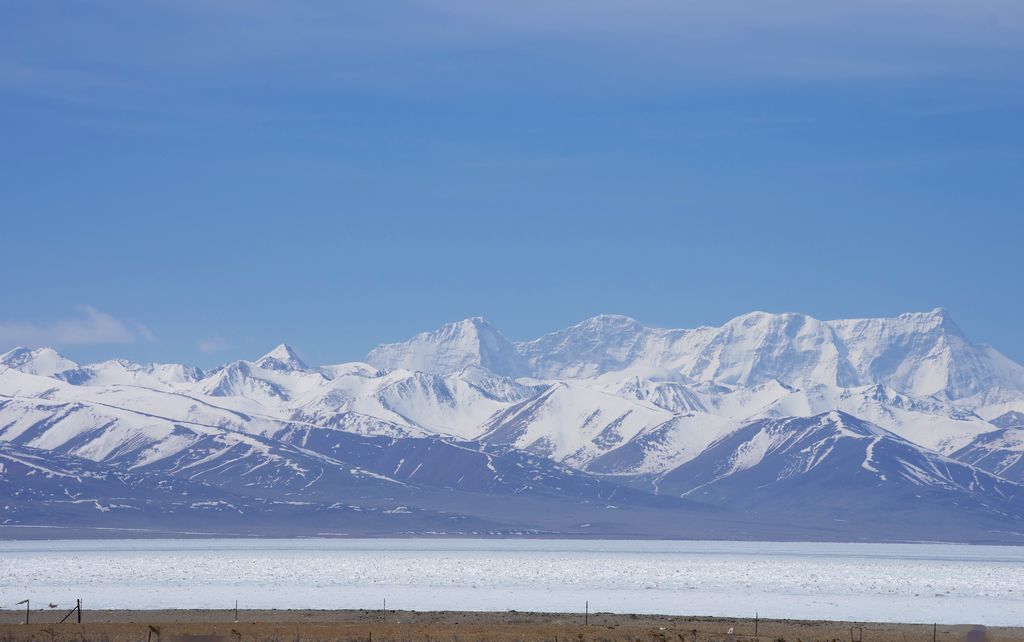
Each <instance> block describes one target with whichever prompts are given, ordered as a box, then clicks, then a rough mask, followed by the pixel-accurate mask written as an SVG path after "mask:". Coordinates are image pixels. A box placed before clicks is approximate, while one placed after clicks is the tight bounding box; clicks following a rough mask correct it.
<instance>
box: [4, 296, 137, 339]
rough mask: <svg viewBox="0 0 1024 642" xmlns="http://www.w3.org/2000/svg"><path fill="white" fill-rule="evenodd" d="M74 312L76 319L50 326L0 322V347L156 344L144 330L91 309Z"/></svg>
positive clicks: (80, 307) (91, 307) (84, 308)
mask: <svg viewBox="0 0 1024 642" xmlns="http://www.w3.org/2000/svg"><path fill="white" fill-rule="evenodd" d="M78 312H79V315H78V316H77V317H74V318H70V319H62V320H58V321H52V322H50V323H38V322H32V321H7V322H0V345H24V346H31V347H37V346H72V345H100V344H109V343H134V342H135V341H138V340H139V339H143V340H146V341H155V340H156V337H155V336H154V335H153V333H152V332H151V331H150V330H149V328H147V327H146V326H144V325H142V324H139V323H132V322H127V321H122V320H120V319H118V318H116V317H114V316H111V315H110V314H107V313H106V312H102V311H100V310H97V309H96V308H94V307H93V306H91V305H81V306H78Z"/></svg>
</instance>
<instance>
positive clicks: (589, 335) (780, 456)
mask: <svg viewBox="0 0 1024 642" xmlns="http://www.w3.org/2000/svg"><path fill="white" fill-rule="evenodd" d="M1022 484H1024V367H1022V366H1021V365H1019V364H1017V363H1014V362H1013V361H1011V360H1010V359H1008V358H1006V357H1005V356H1003V355H1001V354H1000V353H999V352H997V351H996V350H994V349H993V348H991V347H988V346H983V345H978V344H974V343H972V342H971V341H970V340H969V339H968V338H967V337H966V336H965V335H964V334H963V332H962V331H961V330H960V329H959V328H958V327H957V326H956V324H955V323H954V322H953V321H952V319H951V318H950V317H949V315H948V313H946V312H945V311H944V310H941V309H936V310H933V311H931V312H927V313H914V314H904V315H900V316H898V317H895V318H887V319H850V320H838V321H820V320H817V319H814V318H812V317H809V316H806V315H801V314H769V313H763V312H754V313H750V314H746V315H743V316H740V317H737V318H735V319H733V320H731V321H729V322H728V323H726V324H724V325H723V326H721V327H703V328H697V329H692V330H687V329H679V330H672V329H660V328H648V327H645V326H643V325H641V324H640V323H638V322H637V321H635V320H633V319H630V318H628V317H623V316H613V315H601V316H598V317H594V318H591V319H588V320H586V321H583V322H582V323H579V324H577V325H575V326H572V327H571V328H567V329H565V330H560V331H557V332H553V333H551V334H548V335H545V336H543V337H540V338H539V339H535V340H531V341H523V342H514V341H511V340H509V339H508V338H506V337H505V336H504V335H503V334H502V333H501V332H500V331H499V330H498V329H497V328H495V327H494V326H492V325H491V324H489V323H488V322H487V321H485V320H484V319H482V318H479V317H475V318H471V319H466V320H464V321H459V322H456V323H451V324H447V325H445V326H443V327H441V328H440V329H438V330H435V331H433V332H425V333H422V334H419V335H416V336H415V337H413V338H411V339H410V340H408V341H406V342H403V343H396V344H387V345H381V346H379V347H377V348H375V349H374V350H372V351H371V352H370V353H369V354H368V355H367V356H366V358H365V360H364V361H363V362H354V363H345V364H338V365H329V366H323V367H310V366H308V365H307V364H306V363H305V362H303V360H302V359H301V358H299V356H298V355H297V354H296V353H295V351H294V350H292V349H291V348H289V347H288V346H287V345H280V346H278V347H277V348H275V349H274V350H272V351H270V352H269V353H267V354H266V355H264V356H263V357H261V358H259V359H257V360H255V361H235V362H232V363H228V364H225V365H223V366H220V367H218V368H214V369H212V370H208V371H204V370H200V369H198V368H193V367H189V366H184V365H178V364H137V363H133V362H130V361H125V360H120V359H118V360H113V361H106V362H102V363H96V364H89V365H79V364H76V363H74V362H73V361H71V360H69V359H67V358H66V357H64V356H62V355H60V354H59V353H57V352H56V351H54V350H52V349H49V348H39V349H26V348H16V349H14V350H11V351H9V352H7V353H5V354H3V355H0V489H2V492H3V494H2V496H0V502H2V503H4V504H5V506H4V514H3V515H0V524H2V525H3V526H0V534H2V535H4V536H12V537H13V536H16V534H17V533H30V534H36V533H41V532H43V530H41V529H42V528H43V527H47V528H52V527H61V528H66V529H70V530H69V531H68V532H73V533H86V532H93V533H94V531H90V530H89V529H93V528H109V529H141V530H138V531H131V532H140V533H145V532H162V533H166V532H169V531H175V532H181V531H190V532H191V531H196V532H212V533H255V534H271V533H273V534H311V533H348V534H403V533H427V532H430V533H448V534H474V533H475V534H506V535H507V534H522V533H527V534H531V533H532V534H545V535H550V536H583V535H591V536H636V537H733V538H779V539H786V538H801V539H808V538H810V539H860V538H868V539H943V540H958V541H1000V542H1020V543H1024V486H1022ZM109 532H118V533H122V534H123V532H124V531H120V530H116V531H109Z"/></svg>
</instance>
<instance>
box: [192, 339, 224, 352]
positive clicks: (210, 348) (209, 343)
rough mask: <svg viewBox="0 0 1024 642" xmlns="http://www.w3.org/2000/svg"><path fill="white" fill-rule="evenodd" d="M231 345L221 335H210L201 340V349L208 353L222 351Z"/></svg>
mask: <svg viewBox="0 0 1024 642" xmlns="http://www.w3.org/2000/svg"><path fill="white" fill-rule="evenodd" d="M230 347H231V346H230V345H228V342H227V341H225V340H224V339H223V338H221V337H210V338H208V339H203V340H202V341H200V342H199V351H200V352H204V353H206V354H211V353H214V352H222V351H224V350H227V349H228V348H230Z"/></svg>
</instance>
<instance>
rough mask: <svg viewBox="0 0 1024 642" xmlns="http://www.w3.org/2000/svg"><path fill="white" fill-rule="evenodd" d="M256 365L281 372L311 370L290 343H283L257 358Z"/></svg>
mask: <svg viewBox="0 0 1024 642" xmlns="http://www.w3.org/2000/svg"><path fill="white" fill-rule="evenodd" d="M256 365H257V366H259V367H260V368H263V369H264V370H277V371H279V372H291V371H294V370H309V367H308V366H307V365H306V364H305V362H303V361H302V359H300V358H299V355H298V354H296V353H295V350H293V349H292V347H291V346H289V345H288V344H285V343H282V344H280V345H279V346H277V347H276V348H274V349H273V350H271V351H270V352H268V353H267V354H265V355H263V356H262V357H260V358H259V359H257V360H256Z"/></svg>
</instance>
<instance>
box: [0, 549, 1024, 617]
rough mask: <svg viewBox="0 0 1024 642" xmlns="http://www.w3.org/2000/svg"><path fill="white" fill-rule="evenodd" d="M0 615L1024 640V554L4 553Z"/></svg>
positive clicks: (599, 551) (944, 551)
mask: <svg viewBox="0 0 1024 642" xmlns="http://www.w3.org/2000/svg"><path fill="white" fill-rule="evenodd" d="M0 559H2V560H3V564H2V565H0V607H2V608H13V607H14V604H15V603H16V602H18V601H20V600H22V599H25V598H31V599H32V601H33V602H36V601H37V600H38V603H46V602H48V601H52V602H56V603H61V604H63V603H71V602H73V600H74V599H75V598H79V597H81V598H82V599H83V601H84V603H85V605H86V607H87V608H96V609H99V608H132V609H146V608H228V607H233V605H234V601H235V600H236V599H237V600H238V601H239V605H240V606H242V607H243V608H311V609H318V608H323V609H335V608H379V607H380V605H381V604H382V602H383V600H384V599H385V598H386V599H387V601H388V607H389V608H397V609H415V610H432V609H464V610H508V609H515V610H519V611H566V612H579V611H582V610H583V604H584V602H585V601H589V602H590V608H591V611H592V612H594V611H614V612H632V613H669V614H694V615H715V616H736V617H749V616H753V614H754V612H755V611H756V612H758V613H760V615H761V616H762V617H787V618H811V619H819V618H821V619H848V620H867V621H871V620H875V621H885V620H890V621H904V622H940V623H947V622H950V623H967V622H970V623H982V624H988V625H1024V549H1021V548H1012V547H989V546H958V545H937V544H810V543H758V542H651V541H615V542H610V541H603V542H599V541H537V540H527V541H515V540H423V539H420V540H412V539H406V540H344V539H318V540H107V541H53V542H0Z"/></svg>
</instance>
